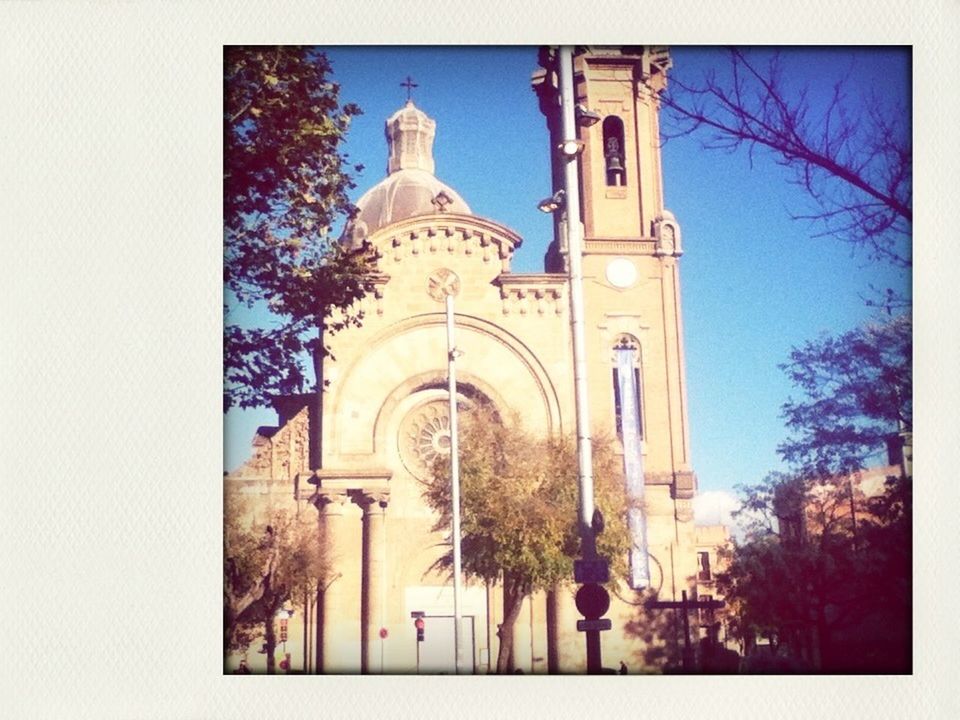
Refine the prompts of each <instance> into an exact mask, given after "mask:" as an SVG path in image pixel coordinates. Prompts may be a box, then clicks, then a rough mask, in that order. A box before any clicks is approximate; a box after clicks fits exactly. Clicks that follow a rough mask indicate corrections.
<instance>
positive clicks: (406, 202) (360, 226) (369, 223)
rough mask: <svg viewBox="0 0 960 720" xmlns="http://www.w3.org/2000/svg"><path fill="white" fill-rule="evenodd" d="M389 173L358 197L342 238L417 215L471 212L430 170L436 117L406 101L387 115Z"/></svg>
mask: <svg viewBox="0 0 960 720" xmlns="http://www.w3.org/2000/svg"><path fill="white" fill-rule="evenodd" d="M384 131H385V133H386V136H387V147H388V159H387V177H385V178H384V179H383V180H381V181H380V182H379V183H377V184H376V185H374V186H373V187H372V188H370V189H369V190H368V191H367V192H366V193H364V195H363V197H361V198H360V200H359V201H357V208H358V213H357V216H356V218H354V220H353V221H352V222H351V223H350V224H349V225H348V226H347V229H346V232H345V238H346V239H347V241H348V242H350V243H351V244H358V243H360V242H361V241H362V240H364V239H365V238H367V237H369V236H370V235H372V234H373V233H375V232H376V231H377V230H379V229H380V228H382V227H386V226H387V225H390V224H392V223H395V222H398V221H400V220H406V219H407V218H411V217H416V216H418V215H431V214H434V213H437V212H451V213H458V214H462V215H472V214H473V213H472V211H471V210H470V206H469V205H467V203H466V202H465V201H464V199H463V198H462V197H460V195H459V193H457V192H456V191H455V190H454V189H453V188H451V187H450V186H449V185H447V184H445V183H444V182H442V181H441V180H440V179H439V178H437V177H436V175H434V161H433V138H434V135H435V132H436V122H435V121H434V120H433V119H432V118H430V117H429V116H428V115H427V114H426V113H425V112H423V111H422V110H420V109H419V108H418V107H416V106H415V105H414V104H413V101H412V100H408V101H407V104H406V105H405V106H404V107H402V108H401V109H399V110H397V112H395V113H394V114H393V115H391V116H390V117H389V118H387V122H386V126H385V128H384Z"/></svg>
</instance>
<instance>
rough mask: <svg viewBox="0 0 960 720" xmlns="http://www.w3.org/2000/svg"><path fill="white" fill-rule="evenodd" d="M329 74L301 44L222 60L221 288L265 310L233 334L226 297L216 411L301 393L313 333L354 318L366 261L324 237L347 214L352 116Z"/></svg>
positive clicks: (320, 345) (240, 50) (363, 250)
mask: <svg viewBox="0 0 960 720" xmlns="http://www.w3.org/2000/svg"><path fill="white" fill-rule="evenodd" d="M330 72H331V68H330V64H329V62H328V61H327V58H326V57H325V56H324V55H323V54H322V53H320V52H317V51H316V50H313V49H311V48H305V47H296V46H284V47H259V46H258V47H228V48H227V49H226V50H225V53H224V115H223V136H224V193H223V197H224V199H223V214H224V246H225V247H224V250H225V252H224V256H225V258H224V285H225V287H226V289H227V291H228V298H229V296H232V300H233V301H235V302H236V304H237V305H238V306H247V307H249V308H253V307H257V308H260V309H264V308H265V309H267V310H269V312H270V313H272V314H273V320H272V321H271V323H270V325H269V327H245V326H244V325H243V324H241V322H240V319H239V313H238V312H237V311H236V309H235V308H232V307H231V306H232V305H233V304H234V303H233V302H228V304H227V307H226V308H225V314H226V326H225V332H224V373H225V382H224V411H226V410H227V409H229V408H230V407H231V406H234V405H238V406H240V407H254V406H267V405H269V404H270V401H271V399H272V398H273V397H275V396H277V395H283V394H291V393H297V392H303V391H304V390H305V383H306V380H307V377H308V368H307V363H308V362H309V359H310V358H311V357H312V358H313V360H314V362H317V361H318V360H319V358H320V357H321V356H322V355H323V354H324V352H325V348H324V340H323V338H324V332H325V331H328V332H335V331H337V330H339V329H342V328H343V327H346V326H348V325H350V324H356V323H358V322H359V320H360V318H361V315H360V313H359V311H358V308H357V301H358V300H359V299H360V298H361V297H363V295H364V294H365V292H367V291H368V290H369V271H370V270H371V267H372V262H373V260H374V254H373V253H372V251H371V250H370V248H369V247H368V246H366V245H363V246H361V247H359V248H354V247H347V246H346V245H343V244H341V243H339V242H337V241H336V239H335V238H333V237H331V228H332V226H333V225H334V224H335V223H336V222H337V221H338V219H344V218H349V217H352V216H353V214H354V213H355V208H354V206H353V205H352V204H351V203H350V200H349V198H348V197H347V191H348V190H349V189H350V188H352V187H354V183H353V181H352V180H351V177H350V174H349V173H348V158H347V156H346V154H345V153H343V152H342V149H341V144H342V142H343V140H344V138H345V136H346V132H347V129H348V127H349V124H350V119H351V118H352V117H353V116H355V115H357V114H359V113H360V109H359V108H358V107H357V106H356V105H354V104H350V103H347V104H344V105H341V104H340V100H339V91H340V88H339V86H338V85H337V84H336V83H335V82H333V81H332V80H331V79H330ZM353 169H354V170H357V171H359V170H361V169H362V168H361V166H359V165H357V166H354V168H353Z"/></svg>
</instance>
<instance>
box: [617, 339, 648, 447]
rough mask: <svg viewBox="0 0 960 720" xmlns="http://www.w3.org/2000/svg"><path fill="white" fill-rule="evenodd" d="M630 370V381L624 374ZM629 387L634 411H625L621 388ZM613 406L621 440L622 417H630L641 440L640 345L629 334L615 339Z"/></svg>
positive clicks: (642, 426)
mask: <svg viewBox="0 0 960 720" xmlns="http://www.w3.org/2000/svg"><path fill="white" fill-rule="evenodd" d="M631 371H632V375H633V378H632V382H631V379H630V378H628V377H624V374H626V373H630V372H631ZM624 387H626V388H631V389H632V391H633V398H632V401H633V402H634V403H635V405H634V412H627V411H628V410H629V408H627V407H626V403H625V402H624V397H623V394H622V392H621V390H622V388H624ZM613 408H614V416H615V426H616V430H617V437H619V438H620V439H621V440H623V427H624V419H625V417H626V418H630V419H631V420H630V422H632V423H634V424H635V425H636V433H637V437H638V438H640V439H641V440H642V439H643V437H644V423H643V390H642V386H641V378H640V346H639V343H638V342H637V340H636V338H634V337H632V336H630V335H623V336H621V337H620V339H619V340H618V341H617V344H616V345H615V346H614V348H613Z"/></svg>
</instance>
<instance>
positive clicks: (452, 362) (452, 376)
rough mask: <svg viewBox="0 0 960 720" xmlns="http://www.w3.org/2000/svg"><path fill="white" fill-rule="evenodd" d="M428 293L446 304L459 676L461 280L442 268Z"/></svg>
mask: <svg viewBox="0 0 960 720" xmlns="http://www.w3.org/2000/svg"><path fill="white" fill-rule="evenodd" d="M427 288H428V292H429V294H430V296H431V297H432V298H433V299H434V300H436V301H438V302H439V301H441V300H442V301H443V302H444V305H445V308H446V316H447V317H446V320H447V390H448V394H449V402H450V405H449V408H450V410H449V412H450V504H451V506H452V507H451V515H452V518H453V522H452V525H453V527H452V528H451V532H452V534H453V538H452V540H453V652H454V661H453V662H454V672H455V673H456V674H457V675H459V674H460V644H461V643H460V625H461V623H460V613H461V609H460V593H461V587H460V584H461V577H460V575H461V556H460V450H459V447H460V445H459V433H458V431H457V358H458V357H459V356H460V355H462V354H463V353H462V352H461V351H460V350H458V349H457V346H456V343H455V342H454V312H453V299H454V297H456V295H457V294H458V293H459V292H460V278H459V277H457V274H456V273H455V272H453V271H452V270H447V269H446V268H442V269H440V270H437V271H435V272H434V273H432V274H431V275H430V278H429V280H428V285H427Z"/></svg>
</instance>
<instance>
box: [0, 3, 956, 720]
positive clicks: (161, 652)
mask: <svg viewBox="0 0 960 720" xmlns="http://www.w3.org/2000/svg"><path fill="white" fill-rule="evenodd" d="M958 19H960V6H958V4H957V3H956V2H952V1H950V0H941V1H940V2H936V1H933V0H923V1H921V2H917V1H915V2H906V1H904V0H879V1H878V0H874V1H873V2H864V1H860V2H836V0H834V1H833V2H826V1H824V0H818V1H816V2H813V1H811V2H806V3H799V4H798V3H790V4H787V3H771V2H768V1H761V0H753V1H744V2H731V1H729V0H728V1H726V2H714V3H704V2H702V0H699V1H693V0H681V1H679V2H678V1H674V2H669V3H668V2H659V3H651V2H635V3H631V4H623V3H616V2H609V0H607V1H599V2H597V1H595V2H591V3H581V4H576V3H573V2H570V1H569V0H565V1H564V2H552V3H547V2H528V3H519V2H505V1H503V0H485V1H483V2H478V1H477V0H470V1H469V2H465V3H452V2H451V3H438V2H436V1H434V2H425V1H424V0H417V1H416V2H406V3H387V2H372V1H370V2H363V3H359V2H356V0H355V1H354V2H352V3H338V4H336V5H335V6H333V5H332V4H331V3H320V2H287V3H273V2H238V3H223V2H220V3H204V4H200V3H193V2H180V3H165V4H162V5H161V4H156V3H149V4H132V3H76V4H69V5H64V4H45V3H44V4H40V3H4V4H2V5H0V28H2V30H3V33H2V35H0V268H2V276H0V277H2V283H0V482H2V486H0V616H2V617H3V618H4V620H5V621H6V622H5V623H4V628H5V632H4V633H3V638H4V641H5V642H4V643H3V647H2V648H0V715H3V716H5V717H11V718H26V717H38V718H78V719H80V720H86V719H89V720H94V719H98V720H99V719H100V718H220V717H223V718H246V717H253V718H262V717H279V718H285V719H289V718H300V717H304V718H306V717H311V718H313V717H341V716H343V717H347V716H349V717H355V716H361V717H458V718H461V717H462V718H474V717H476V718H479V717H484V718H499V717H526V716H529V717H541V716H542V717H563V718H568V717H569V718H578V717H611V718H634V717H644V718H655V717H674V718H691V717H701V718H709V717H738V718H741V717H764V718H810V717H814V718H819V717H823V718H836V717H843V718H861V717H864V718H865V717H869V718H902V717H918V718H921V717H922V718H947V717H960V706H958V701H957V697H958V693H957V691H956V687H949V686H948V685H947V682H948V680H949V679H952V678H953V677H954V675H955V669H956V660H957V654H958V653H957V648H958V647H960V637H958V635H960V633H958V628H960V623H958V621H957V617H958V615H957V609H958V608H957V601H956V591H957V583H956V579H955V577H956V576H955V575H954V573H955V571H956V562H955V552H954V550H955V540H956V533H955V532H952V533H950V534H948V533H947V531H948V529H953V528H955V527H956V515H957V512H958V508H960V503H958V490H957V488H958V482H957V479H956V468H958V467H960V458H958V452H957V447H958V445H960V443H958V442H957V441H956V437H955V417H956V410H955V407H956V401H957V399H958V393H957V385H958V380H957V374H958V373H957V370H958V367H960V362H958V347H960V343H958V335H957V329H956V322H955V321H953V322H951V319H952V318H954V317H956V310H957V288H958V286H960V284H958V282H957V281H958V277H957V269H956V261H957V252H956V249H955V242H956V241H957V240H958V237H957V230H956V226H955V225H954V224H953V223H950V224H948V222H947V217H948V216H947V213H946V212H945V210H946V209H947V208H950V209H951V210H954V209H955V207H956V206H957V200H956V193H957V191H958V190H960V183H958V182H957V179H958V178H957V174H958V170H957V163H956V162H955V159H956V157H957V141H956V137H957V131H956V127H957V124H958V123H957V117H958V115H957V111H958V109H960V107H958V102H957V94H958V90H960V88H958V82H957V73H958V68H960V57H958V55H960V53H958V49H957V48H958V39H960V37H958V33H957V29H958ZM277 42H282V43H309V44H327V45H329V44H383V43H406V42H416V43H418V44H448V43H465V44H466V43H475V42H494V43H511V44H513V43H522V44H543V43H550V44H557V43H561V42H578V43H584V42H591V43H597V44H599V43H622V42H630V43H631V44H633V43H637V44H639V43H642V42H659V43H667V44H680V43H710V42H717V43H719V42H723V43H741V44H751V43H752V44H756V43H761V42H762V43H809V44H874V43H875V44H912V45H913V46H914V78H915V82H914V93H915V111H916V115H915V118H916V123H915V138H916V144H915V170H916V183H915V187H916V191H917V201H916V203H915V207H916V221H915V226H914V234H915V237H916V238H917V243H916V246H915V247H916V248H917V251H916V252H915V259H916V268H917V272H916V283H915V298H916V307H917V320H916V323H915V332H916V336H917V360H918V362H917V368H916V408H917V412H916V437H915V455H916V461H915V467H916V474H915V476H916V479H917V483H916V493H915V494H916V509H915V518H916V545H915V550H914V557H915V578H916V582H915V591H914V592H915V599H916V609H915V633H914V637H915V639H916V649H915V660H914V675H913V676H906V677H902V676H895V677H856V676H854V677H818V678H803V677H772V678H756V677H698V678H680V677H628V678H619V677H618V678H593V679H591V678H580V677H574V678H562V679H558V678H542V677H523V678H520V677H511V678H491V677H481V678H442V679H432V680H431V679H425V678H415V677H392V678H360V677H341V678H337V677H300V676H290V677H279V678H276V677H275V678H268V677H253V676H248V677H235V676H223V675H222V657H221V655H222V654H221V635H220V626H221V610H220V593H221V587H220V584H221V567H220V560H221V557H220V543H221V518H220V511H221V481H220V477H221V473H222V457H221V454H222V435H221V426H222V414H221V397H220V387H221V378H222V374H221V365H220V360H221V351H220V332H221V274H220V266H221V237H222V225H221V208H220V197H221V195H220V193H221V190H220V188H221V174H220V168H221V124H220V123H221V121H220V112H221V92H222V89H221V88H222V85H221V83H222V75H221V59H222V46H223V45H225V44H236V43H271V44H272V43H277ZM532 101H533V98H532V96H531V102H532ZM954 216H955V212H951V213H950V217H951V219H952V218H953V217H954ZM954 684H955V683H954Z"/></svg>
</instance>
